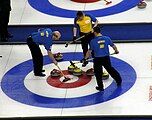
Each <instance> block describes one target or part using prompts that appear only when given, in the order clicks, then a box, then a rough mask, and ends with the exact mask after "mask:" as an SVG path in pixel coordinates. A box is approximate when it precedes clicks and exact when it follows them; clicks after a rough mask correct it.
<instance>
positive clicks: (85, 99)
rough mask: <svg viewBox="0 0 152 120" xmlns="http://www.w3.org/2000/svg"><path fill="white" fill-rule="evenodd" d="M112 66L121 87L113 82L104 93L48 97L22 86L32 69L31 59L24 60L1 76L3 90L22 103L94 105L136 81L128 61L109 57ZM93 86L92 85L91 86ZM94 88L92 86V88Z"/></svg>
mask: <svg viewBox="0 0 152 120" xmlns="http://www.w3.org/2000/svg"><path fill="white" fill-rule="evenodd" d="M63 55H64V61H70V60H71V58H72V56H73V53H64V54H63ZM81 56H82V53H76V57H75V60H76V61H77V60H80V59H81ZM111 60H112V64H113V66H114V67H115V68H116V69H117V70H118V71H119V72H120V74H121V77H122V79H123V83H122V88H117V87H116V84H115V83H114V82H113V83H112V84H111V85H110V86H109V87H107V88H106V89H105V94H103V93H102V92H97V93H94V94H91V95H87V96H82V97H75V98H50V97H44V96H40V95H37V94H35V93H32V92H30V91H29V90H27V89H26V87H25V86H24V79H25V77H26V76H27V75H28V74H29V72H31V71H32V60H28V61H25V62H23V63H21V64H19V65H17V66H15V67H13V68H12V69H11V70H9V71H8V72H7V73H6V74H5V75H4V76H3V78H2V83H1V87H2V90H3V92H4V93H5V94H6V95H7V96H8V97H10V98H12V99H13V100H15V101H18V102H21V103H23V104H27V105H31V106H37V107H44V108H73V107H82V106H89V105H94V104H98V103H102V102H106V101H109V100H111V99H114V98H116V97H118V96H120V95H122V94H124V93H125V92H127V91H128V90H129V89H130V88H131V87H132V86H133V85H134V83H135V81H136V72H135V70H134V69H133V67H132V66H130V65H129V64H128V63H126V62H124V61H122V60H120V59H118V58H114V57H112V58H111ZM49 63H50V59H49V58H48V56H45V57H44V65H47V64H49ZM93 87H94V86H93ZM92 89H94V88H92Z"/></svg>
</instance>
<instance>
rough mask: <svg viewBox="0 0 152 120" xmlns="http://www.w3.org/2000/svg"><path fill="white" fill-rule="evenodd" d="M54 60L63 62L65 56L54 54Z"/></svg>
mask: <svg viewBox="0 0 152 120" xmlns="http://www.w3.org/2000/svg"><path fill="white" fill-rule="evenodd" d="M54 58H55V59H56V61H61V60H63V55H62V54H61V53H57V54H54Z"/></svg>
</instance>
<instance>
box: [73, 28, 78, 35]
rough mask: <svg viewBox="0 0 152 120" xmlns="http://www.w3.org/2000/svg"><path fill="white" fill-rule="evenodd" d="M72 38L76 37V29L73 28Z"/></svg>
mask: <svg viewBox="0 0 152 120" xmlns="http://www.w3.org/2000/svg"><path fill="white" fill-rule="evenodd" d="M73 36H74V37H76V36H77V27H73Z"/></svg>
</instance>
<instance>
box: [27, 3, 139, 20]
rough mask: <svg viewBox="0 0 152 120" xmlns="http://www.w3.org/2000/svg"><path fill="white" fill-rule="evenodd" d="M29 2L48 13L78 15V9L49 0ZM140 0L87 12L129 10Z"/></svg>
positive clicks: (69, 16) (70, 16)
mask: <svg viewBox="0 0 152 120" xmlns="http://www.w3.org/2000/svg"><path fill="white" fill-rule="evenodd" d="M42 1H43V2H42ZM28 2H29V4H30V5H31V6H32V7H33V8H34V9H36V10H38V11H39V12H42V13H45V14H48V15H53V16H59V17H66V18H74V17H75V15H76V11H74V10H66V9H62V8H59V7H56V6H54V5H53V4H51V3H50V2H49V1H48V0H28ZM139 2H140V0H123V1H122V2H120V3H118V4H116V5H114V6H111V7H108V8H104V9H98V10H90V11H86V12H87V13H88V12H89V13H90V14H93V15H94V16H96V17H102V16H108V15H113V14H118V13H121V12H124V11H127V10H129V9H131V8H133V7H135V6H136V5H137V4H138V3H139Z"/></svg>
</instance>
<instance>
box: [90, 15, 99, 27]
mask: <svg viewBox="0 0 152 120" xmlns="http://www.w3.org/2000/svg"><path fill="white" fill-rule="evenodd" d="M89 17H90V18H91V20H92V21H93V22H94V26H93V28H94V27H97V26H98V24H99V21H98V20H97V19H96V17H94V16H93V15H91V14H90V15H89Z"/></svg>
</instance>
